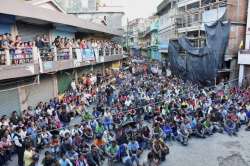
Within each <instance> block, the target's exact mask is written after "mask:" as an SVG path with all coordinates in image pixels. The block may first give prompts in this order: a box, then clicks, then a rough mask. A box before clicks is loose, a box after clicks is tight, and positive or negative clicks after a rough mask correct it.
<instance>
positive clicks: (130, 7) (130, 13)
mask: <svg viewBox="0 0 250 166" xmlns="http://www.w3.org/2000/svg"><path fill="white" fill-rule="evenodd" d="M101 1H102V2H103V3H106V4H107V5H112V6H113V5H114V6H124V12H125V19H127V18H128V19H129V20H132V19H134V18H138V17H148V16H151V15H152V14H154V13H155V12H156V8H157V6H158V5H159V4H160V3H161V2H162V1H163V0H101Z"/></svg>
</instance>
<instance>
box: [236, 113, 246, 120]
mask: <svg viewBox="0 0 250 166" xmlns="http://www.w3.org/2000/svg"><path fill="white" fill-rule="evenodd" d="M237 116H238V117H239V119H240V120H243V121H245V120H247V115H246V113H245V112H243V113H241V112H238V113H237Z"/></svg>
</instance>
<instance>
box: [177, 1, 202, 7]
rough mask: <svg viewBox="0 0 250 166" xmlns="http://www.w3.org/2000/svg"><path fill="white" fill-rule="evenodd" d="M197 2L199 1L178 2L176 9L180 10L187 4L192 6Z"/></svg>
mask: <svg viewBox="0 0 250 166" xmlns="http://www.w3.org/2000/svg"><path fill="white" fill-rule="evenodd" d="M196 2H199V0H179V2H178V3H177V6H178V8H181V7H183V6H187V5H189V4H193V3H196Z"/></svg>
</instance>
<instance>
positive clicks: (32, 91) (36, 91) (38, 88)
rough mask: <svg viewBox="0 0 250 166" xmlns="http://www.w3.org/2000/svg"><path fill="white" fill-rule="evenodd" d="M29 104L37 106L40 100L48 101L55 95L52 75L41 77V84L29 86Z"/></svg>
mask: <svg viewBox="0 0 250 166" xmlns="http://www.w3.org/2000/svg"><path fill="white" fill-rule="evenodd" d="M26 95H28V98H27V104H28V106H36V105H37V104H38V103H39V102H40V101H43V102H47V101H49V100H50V99H51V98H53V97H54V84H53V78H52V77H51V76H46V77H41V78H40V84H39V85H34V86H30V87H27V89H26Z"/></svg>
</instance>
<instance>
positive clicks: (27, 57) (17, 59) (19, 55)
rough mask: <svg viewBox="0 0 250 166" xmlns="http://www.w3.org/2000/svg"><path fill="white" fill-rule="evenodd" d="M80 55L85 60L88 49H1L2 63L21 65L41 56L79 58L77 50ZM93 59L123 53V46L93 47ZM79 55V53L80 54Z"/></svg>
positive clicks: (67, 58)
mask: <svg viewBox="0 0 250 166" xmlns="http://www.w3.org/2000/svg"><path fill="white" fill-rule="evenodd" d="M76 50H78V54H81V55H80V56H81V57H83V58H82V60H81V61H84V56H86V55H84V54H86V52H85V51H86V50H87V49H86V50H83V49H80V48H63V49H58V48H56V47H44V48H40V49H38V48H36V47H33V48H31V47H27V48H13V49H8V50H7V49H0V65H2V66H3V65H19V64H29V63H38V60H39V57H40V59H41V61H42V62H47V61H61V60H70V59H79V57H77V51H76ZM89 50H92V51H91V53H90V54H91V56H92V55H93V56H94V58H92V59H96V60H97V59H99V58H100V57H105V56H115V55H122V54H123V49H122V48H111V47H104V48H91V49H89ZM78 56H79V55H78Z"/></svg>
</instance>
